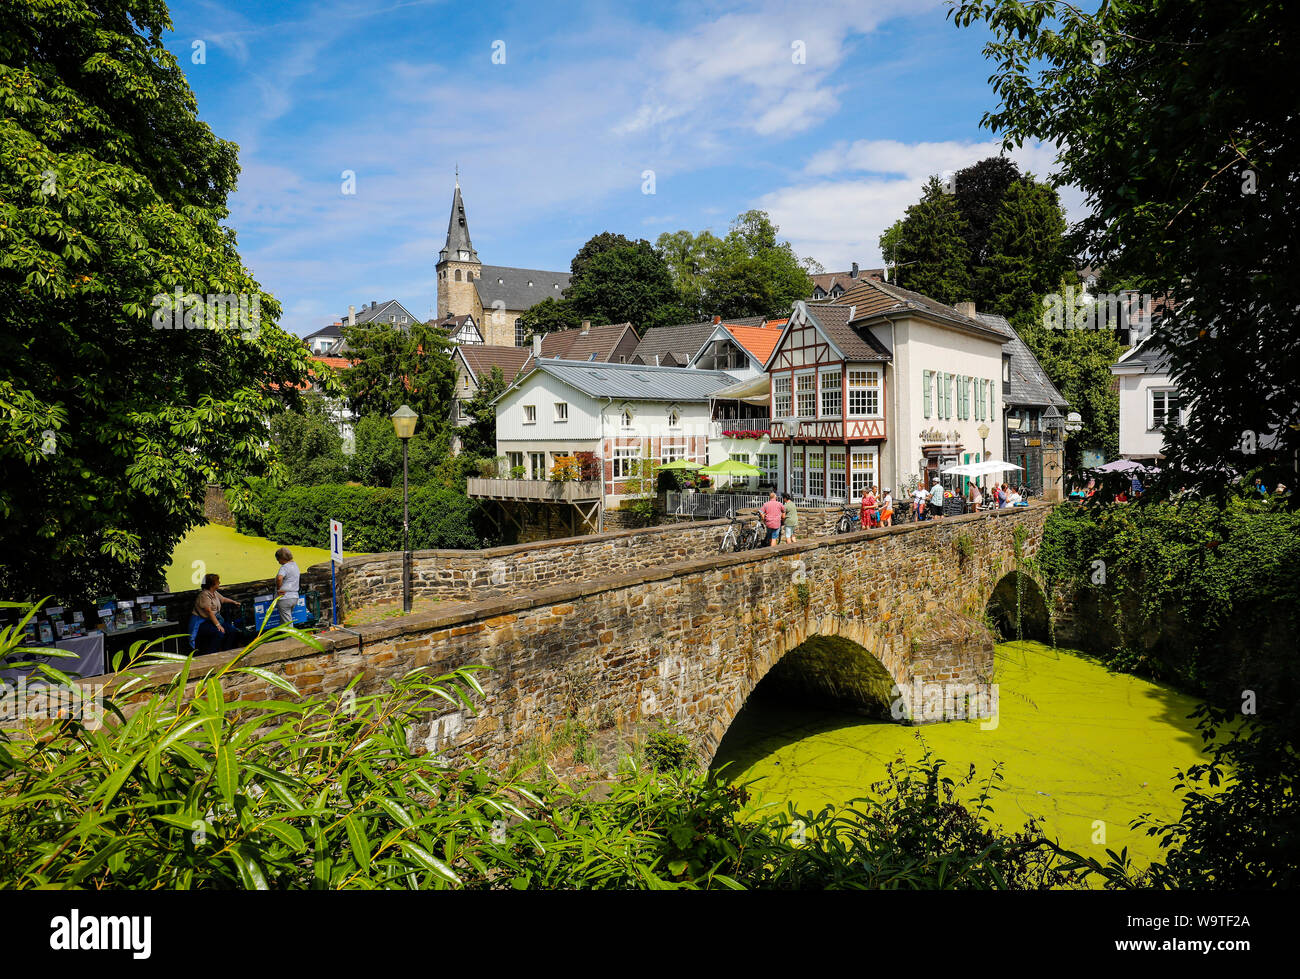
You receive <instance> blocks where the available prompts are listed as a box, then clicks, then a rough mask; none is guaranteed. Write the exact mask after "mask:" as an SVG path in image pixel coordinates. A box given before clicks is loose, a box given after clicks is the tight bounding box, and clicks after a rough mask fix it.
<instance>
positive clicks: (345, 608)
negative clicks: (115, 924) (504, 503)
mask: <svg viewBox="0 0 1300 979" xmlns="http://www.w3.org/2000/svg"><path fill="white" fill-rule="evenodd" d="M823 514H833V517H826V516H822V515H823ZM744 517H745V519H752V511H750V512H748V513H745V514H744ZM834 517H838V511H829V510H828V511H813V512H812V514H810V515H809V516H807V517H801V526H800V532H801V537H802V536H810V534H809V530H807V529H805V527H804V525H803V524H802V521H803V520H806V521H807V523H808V526H809V527H810V528H811V529H812V535H811V536H819V535H824V534H827V533H831V532H833V531H834V523H835V520H834ZM727 523H728V521H727V520H707V521H701V522H698V523H674V524H664V525H660V526H658V527H645V528H639V529H632V530H614V531H607V532H606V533H604V534H599V535H596V534H589V535H586V536H581V537H567V538H561V539H558V540H545V541H535V542H531V543H527V544H515V545H512V546H509V547H493V548H488V549H486V550H482V551H450V550H447V551H444V550H430V551H415V552H413V553H412V558H411V593H412V595H413V597H415V598H438V599H441V600H444V601H478V600H480V599H484V598H490V597H494V596H506V595H515V594H519V593H520V592H521V591H523V590H526V589H531V588H541V587H546V586H548V585H554V584H558V583H560V582H563V581H584V580H590V579H593V578H600V577H602V576H607V575H615V574H625V573H628V572H630V571H633V570H635V569H637V568H654V567H660V566H662V565H664V564H668V563H673V562H677V561H684V560H687V559H690V558H700V557H707V556H710V555H714V554H717V553H718V547H719V545H720V544H721V542H722V537H723V534H724V533H725V532H726V527H727ZM319 569H323V570H324V580H325V581H326V582H328V581H329V565H328V564H324V565H314V566H313V567H312V568H311V573H312V574H313V575H314V576H315V577H314V580H319V576H320V570H319ZM338 588H339V614H340V615H342V614H344V613H346V612H350V611H352V610H354V609H357V608H361V607H363V606H366V605H371V604H374V603H376V602H391V601H396V600H399V599H400V598H401V596H402V555H401V554H400V553H388V554H374V555H369V556H366V557H355V558H349V559H348V560H346V561H344V562H343V563H342V564H341V565H340V566H339V568H338ZM326 600H328V595H327V594H325V593H323V594H322V601H326Z"/></svg>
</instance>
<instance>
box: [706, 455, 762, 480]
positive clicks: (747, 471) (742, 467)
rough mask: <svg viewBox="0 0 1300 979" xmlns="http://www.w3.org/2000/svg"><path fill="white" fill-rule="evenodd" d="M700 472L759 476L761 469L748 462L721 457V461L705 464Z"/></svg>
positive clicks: (717, 474)
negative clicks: (709, 464)
mask: <svg viewBox="0 0 1300 979" xmlns="http://www.w3.org/2000/svg"><path fill="white" fill-rule="evenodd" d="M700 472H702V473H704V474H705V475H708V476H761V475H763V470H761V469H759V468H758V466H751V465H750V464H749V463H748V462H737V461H736V460H735V459H723V460H722V461H721V462H715V463H714V464H713V465H711V466H705V467H704V468H703V469H701V470H700Z"/></svg>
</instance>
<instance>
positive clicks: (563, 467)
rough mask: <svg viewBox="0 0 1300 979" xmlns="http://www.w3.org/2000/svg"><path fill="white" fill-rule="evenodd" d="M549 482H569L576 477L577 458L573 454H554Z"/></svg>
mask: <svg viewBox="0 0 1300 979" xmlns="http://www.w3.org/2000/svg"><path fill="white" fill-rule="evenodd" d="M550 478H551V482H553V483H571V482H573V481H574V480H576V479H577V478H578V460H577V458H576V457H574V456H556V457H555V465H554V466H552V467H551V473H550Z"/></svg>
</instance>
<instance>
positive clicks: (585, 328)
mask: <svg viewBox="0 0 1300 979" xmlns="http://www.w3.org/2000/svg"><path fill="white" fill-rule="evenodd" d="M590 329H591V320H583V321H582V332H583V333H586V332H587V331H588V330H590Z"/></svg>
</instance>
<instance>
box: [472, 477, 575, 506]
mask: <svg viewBox="0 0 1300 979" xmlns="http://www.w3.org/2000/svg"><path fill="white" fill-rule="evenodd" d="M465 491H466V494H467V495H468V496H471V497H477V498H478V499H486V500H538V501H542V502H547V501H549V502H551V503H575V502H577V501H578V500H599V499H600V498H601V484H600V482H599V480H592V481H591V482H586V483H584V482H577V481H573V482H568V483H557V482H553V481H551V480H549V479H484V478H483V477H481V476H471V477H469V479H468V480H466V486H465Z"/></svg>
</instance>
